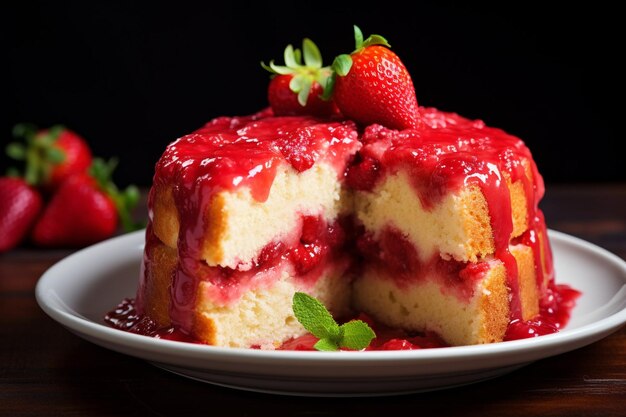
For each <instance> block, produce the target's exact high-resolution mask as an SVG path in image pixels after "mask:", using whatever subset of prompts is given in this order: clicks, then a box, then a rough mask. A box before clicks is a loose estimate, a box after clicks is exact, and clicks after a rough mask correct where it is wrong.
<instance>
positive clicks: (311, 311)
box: [293, 292, 339, 340]
mask: <svg viewBox="0 0 626 417" xmlns="http://www.w3.org/2000/svg"><path fill="white" fill-rule="evenodd" d="M293 312H294V314H295V315H296V318H297V319H298V321H299V322H300V323H301V324H302V325H303V326H304V328H305V329H307V330H308V331H310V332H311V333H312V334H313V336H315V337H318V338H320V339H331V340H337V339H339V325H338V324H337V322H336V321H335V319H334V318H333V316H331V315H330V313H329V312H328V310H326V307H324V305H323V304H322V303H320V302H319V301H318V300H316V299H315V298H313V297H311V296H310V295H308V294H305V293H303V292H297V293H295V294H294V295H293Z"/></svg>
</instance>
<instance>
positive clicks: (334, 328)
mask: <svg viewBox="0 0 626 417" xmlns="http://www.w3.org/2000/svg"><path fill="white" fill-rule="evenodd" d="M292 308H293V312H294V314H295V316H296V318H297V319H298V321H299V322H300V323H301V324H302V326H304V328H305V329H306V330H308V331H309V332H311V334H313V336H315V337H317V338H319V339H320V340H319V341H318V342H317V343H316V344H315V346H314V347H315V349H317V350H321V351H335V350H338V349H339V348H340V347H343V348H348V349H352V350H361V349H365V348H366V347H367V346H368V345H369V344H370V342H371V341H372V339H373V338H374V337H376V334H375V333H374V331H373V330H372V329H371V328H370V327H369V326H368V325H367V323H365V322H363V321H361V320H353V321H349V322H347V323H344V324H342V325H341V326H339V325H338V324H337V322H336V321H335V319H334V318H333V316H332V315H331V314H330V313H329V312H328V310H327V309H326V307H324V305H323V304H322V303H320V302H319V301H318V300H317V299H315V298H313V297H311V296H310V295H308V294H305V293H303V292H296V293H295V294H294V295H293V307H292Z"/></svg>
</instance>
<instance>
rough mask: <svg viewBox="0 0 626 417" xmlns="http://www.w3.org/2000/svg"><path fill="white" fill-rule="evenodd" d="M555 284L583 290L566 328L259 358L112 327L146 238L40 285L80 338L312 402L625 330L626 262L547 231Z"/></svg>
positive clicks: (387, 390) (67, 264)
mask: <svg viewBox="0 0 626 417" xmlns="http://www.w3.org/2000/svg"><path fill="white" fill-rule="evenodd" d="M549 233H550V238H551V242H552V248H553V252H554V259H555V268H556V276H557V281H558V282H559V283H566V284H570V285H571V286H572V287H574V288H576V289H578V290H580V291H582V296H581V297H580V298H579V299H578V303H577V306H576V307H575V308H574V310H573V314H572V318H571V321H570V323H569V325H568V326H567V327H566V329H564V330H563V331H561V332H559V333H557V334H552V335H547V336H541V337H538V338H534V339H525V340H516V341H511V342H503V343H495V344H490V345H480V346H460V347H450V348H441V349H424V350H414V351H381V352H308V351H260V350H252V349H232V348H218V347H213V346H204V345H197V344H192V343H183V342H174V341H169V340H161V339H154V338H150V337H146V336H140V335H136V334H131V333H127V332H123V331H120V330H115V329H112V328H110V327H107V326H106V325H104V324H103V322H102V317H103V315H104V314H105V313H106V312H107V311H109V310H110V309H111V308H112V307H114V306H115V305H117V304H118V303H119V302H120V301H121V300H122V299H123V298H124V297H134V295H135V291H136V288H137V280H138V274H139V265H140V259H141V256H142V251H143V241H144V232H143V231H139V232H135V233H131V234H128V235H124V236H120V237H117V238H113V239H110V240H108V241H105V242H102V243H99V244H97V245H94V246H91V247H89V248H86V249H84V250H81V251H79V252H76V253H75V254H73V255H71V256H69V257H67V258H65V259H63V260H61V261H60V262H58V263H57V264H56V265H54V266H52V267H51V268H50V269H49V270H48V271H46V273H45V274H44V275H43V276H42V277H41V279H40V280H39V282H38V283H37V288H36V297H37V302H38V303H39V305H40V306H41V308H42V309H43V310H44V311H45V312H46V313H47V314H48V315H50V317H52V318H53V319H54V320H56V321H58V322H59V323H61V324H62V325H63V326H65V327H66V328H68V329H69V330H70V331H72V332H74V333H75V334H77V335H78V336H80V337H82V338H84V339H86V340H89V341H91V342H93V343H95V344H98V345H101V346H104V347H106V348H109V349H112V350H115V351H118V352H121V353H124V354H128V355H131V356H135V357H137V358H141V359H143V360H146V361H149V362H150V363H153V364H154V365H156V366H158V367H161V368H164V369H166V370H168V371H171V372H174V373H177V374H180V375H183V376H185V377H189V378H193V379H198V380H201V381H205V382H209V383H212V384H217V385H223V386H228V387H234V388H239V389H244V390H253V391H261V392H272V393H280V394H294V395H314V396H359V395H390V394H400V393H408V392H419V391H428V390H436V389H442V388H448V387H453V386H457V385H462V384H468V383H472V382H477V381H481V380H484V379H488V378H493V377H496V376H499V375H503V374H505V373H508V372H511V371H513V370H515V369H518V368H520V367H522V366H524V365H526V364H528V363H530V362H532V361H536V360H539V359H543V358H547V357H550V356H554V355H558V354H560V353H564V352H567V351H571V350H574V349H577V348H580V347H582V346H585V345H588V344H590V343H593V342H595V341H597V340H599V339H601V338H603V337H605V336H607V335H609V334H611V333H613V332H615V331H616V330H618V329H619V328H620V327H621V326H622V325H623V324H624V323H626V262H624V260H622V259H621V258H619V257H617V256H615V255H613V254H611V253H609V252H607V251H606V250H604V249H602V248H599V247H597V246H595V245H592V244H590V243H588V242H585V241H583V240H580V239H578V238H575V237H572V236H569V235H566V234H563V233H560V232H555V231H550V232H549Z"/></svg>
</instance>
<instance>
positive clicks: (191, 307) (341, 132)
mask: <svg viewBox="0 0 626 417" xmlns="http://www.w3.org/2000/svg"><path fill="white" fill-rule="evenodd" d="M360 146H361V144H360V142H359V141H358V139H357V132H356V129H355V126H354V124H353V123H352V122H349V121H338V122H320V121H318V120H316V119H314V118H310V117H269V114H267V112H266V113H260V114H257V115H254V116H250V117H242V118H219V119H215V120H213V121H211V122H209V123H208V124H207V125H206V126H204V127H203V128H201V129H199V130H197V131H196V132H194V133H192V134H190V135H187V136H184V137H182V138H180V139H179V140H177V141H176V142H174V143H172V144H170V145H169V146H168V148H167V150H166V151H165V153H164V154H163V156H162V157H161V159H160V160H159V162H158V163H157V166H156V172H155V176H154V184H153V187H152V189H151V192H150V196H149V210H150V212H149V219H150V224H149V226H148V228H147V246H146V250H145V257H144V258H145V259H144V273H143V276H142V281H141V283H140V288H139V291H138V294H137V309H138V311H139V312H140V313H143V314H146V315H148V316H150V317H151V318H152V319H153V320H154V321H156V322H157V325H158V326H175V327H176V328H178V329H180V330H182V331H183V332H185V333H187V334H190V335H192V336H193V337H194V338H196V339H198V340H200V341H202V342H204V343H208V344H213V345H219V346H232V347H250V346H258V347H261V348H275V347H277V346H278V345H280V344H281V343H282V342H283V341H284V340H286V339H288V338H291V337H295V336H299V335H300V334H302V327H301V326H300V324H299V323H298V322H297V320H296V319H295V318H294V317H293V312H292V311H291V300H292V297H293V294H294V292H296V291H305V292H307V293H309V294H311V295H314V296H315V297H318V298H319V299H320V300H321V301H322V302H324V303H325V304H326V305H327V306H328V308H329V309H330V310H331V311H332V312H333V313H334V314H338V315H345V314H347V312H348V307H349V297H350V285H351V283H350V280H349V279H345V278H344V276H345V275H346V274H345V272H346V270H347V268H348V266H349V265H350V259H349V256H348V254H347V252H345V251H344V250H343V247H344V246H345V233H344V231H343V228H344V226H343V224H344V222H342V216H343V215H345V214H347V213H349V212H351V210H352V209H351V201H352V200H351V196H350V195H349V193H348V192H347V190H346V189H345V188H344V182H343V176H344V172H345V170H346V167H347V164H348V162H349V161H350V160H352V158H353V157H354V154H355V153H356V151H357V150H358V149H359V148H360Z"/></svg>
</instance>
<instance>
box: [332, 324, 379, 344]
mask: <svg viewBox="0 0 626 417" xmlns="http://www.w3.org/2000/svg"><path fill="white" fill-rule="evenodd" d="M341 329H342V330H343V332H342V333H343V338H342V340H341V342H340V343H339V346H341V347H345V348H348V349H353V350H361V349H364V348H366V347H367V346H368V345H369V344H370V342H371V341H372V339H373V338H375V337H376V334H375V333H374V331H373V330H372V328H371V327H370V326H368V325H367V323H365V322H364V321H361V320H352V321H349V322H347V323H344V324H342V325H341Z"/></svg>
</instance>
